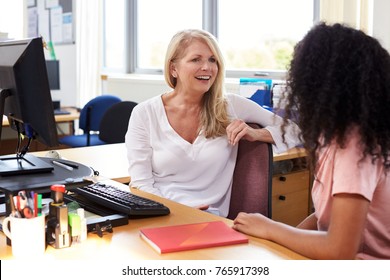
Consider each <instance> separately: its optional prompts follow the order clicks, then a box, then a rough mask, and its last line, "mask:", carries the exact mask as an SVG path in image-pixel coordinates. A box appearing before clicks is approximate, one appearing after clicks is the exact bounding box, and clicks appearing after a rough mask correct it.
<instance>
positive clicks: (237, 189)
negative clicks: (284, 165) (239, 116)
mask: <svg viewBox="0 0 390 280" xmlns="http://www.w3.org/2000/svg"><path fill="white" fill-rule="evenodd" d="M249 125H250V126H251V127H256V128H260V126H258V125H257V124H249ZM272 163H273V154H272V146H271V144H269V143H265V142H259V141H255V142H250V141H247V140H244V139H241V140H240V142H239V145H238V153H237V159H236V167H235V169H234V174H233V185H232V194H231V198H230V207H229V214H228V218H229V219H235V218H236V217H237V215H238V213H239V212H247V213H261V214H263V215H265V216H267V217H269V218H271V217H272V208H271V202H272V165H273V164H272Z"/></svg>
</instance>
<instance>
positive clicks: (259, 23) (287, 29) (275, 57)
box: [218, 0, 314, 75]
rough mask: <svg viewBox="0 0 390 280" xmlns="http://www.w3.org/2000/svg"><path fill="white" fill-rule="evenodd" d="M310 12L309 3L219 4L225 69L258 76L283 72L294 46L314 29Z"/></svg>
mask: <svg viewBox="0 0 390 280" xmlns="http://www.w3.org/2000/svg"><path fill="white" fill-rule="evenodd" d="M237 3H240V4H239V5H237ZM313 11H314V8H313V1H312V0H298V1H285V0H272V1H269V0H241V1H239V2H237V1H236V0H223V1H219V10H218V19H219V25H218V39H219V42H220V46H221V48H222V50H223V51H224V57H225V60H226V64H227V65H226V68H227V69H229V70H233V71H234V70H248V71H251V72H261V73H257V74H258V75H266V74H268V72H269V71H270V70H282V71H285V70H286V65H287V64H288V63H289V61H290V60H291V54H292V52H293V48H294V45H295V44H296V42H298V41H299V40H300V39H301V38H302V37H303V36H304V35H305V34H306V32H307V31H308V30H309V29H310V28H311V27H312V25H313Z"/></svg>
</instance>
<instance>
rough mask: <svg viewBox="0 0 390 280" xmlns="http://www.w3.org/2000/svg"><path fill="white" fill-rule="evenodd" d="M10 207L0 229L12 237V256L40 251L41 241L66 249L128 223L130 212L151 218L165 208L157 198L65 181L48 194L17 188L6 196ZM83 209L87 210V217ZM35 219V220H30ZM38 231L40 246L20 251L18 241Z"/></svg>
mask: <svg viewBox="0 0 390 280" xmlns="http://www.w3.org/2000/svg"><path fill="white" fill-rule="evenodd" d="M85 194H86V196H85ZM91 199H92V201H91ZM43 201H45V203H43ZM9 206H10V210H11V213H10V216H9V217H7V218H5V219H4V223H3V231H4V233H5V234H6V236H7V237H8V238H9V239H10V241H11V242H10V243H11V246H12V252H13V255H14V256H32V255H34V254H36V253H37V252H44V251H45V250H44V248H46V245H51V246H52V247H53V248H55V249H62V248H67V247H70V246H71V245H75V244H77V243H82V242H84V241H85V240H86V239H87V233H94V234H97V235H98V236H99V237H103V235H104V234H110V233H112V232H113V228H114V227H116V226H121V225H127V224H128V222H129V218H130V217H132V216H137V217H152V216H161V215H168V214H169V213H170V210H169V208H168V207H166V206H165V205H163V204H162V203H158V202H156V201H153V200H151V199H146V198H143V197H140V196H137V195H134V194H131V193H130V192H126V191H124V190H121V189H119V188H116V187H114V186H111V185H106V184H102V183H94V184H91V185H87V186H83V187H78V188H74V189H71V190H66V186H65V185H61V184H57V185H52V186H51V187H50V198H42V194H38V193H35V192H34V191H25V190H22V191H19V192H18V194H17V195H15V196H14V195H12V194H10V195H9ZM89 211H91V212H89ZM86 212H88V213H90V214H91V215H90V217H89V218H87V216H86ZM38 218H39V221H36V222H35V220H38ZM28 220H31V221H28ZM11 224H12V229H11ZM19 224H20V225H19ZM37 232H39V233H38V234H37ZM41 233H42V234H41ZM40 235H44V237H43V239H42V240H43V241H42V242H40V243H41V244H42V246H39V248H40V250H38V249H34V250H27V251H28V252H30V251H31V253H23V252H24V251H26V250H25V249H23V248H22V249H21V247H23V246H22V245H18V244H26V241H25V240H29V242H33V243H34V242H35V241H34V240H33V239H35V238H37V240H40V238H39V236H40ZM16 236H17V237H16ZM16 238H17V239H16ZM19 240H22V241H19ZM14 248H16V249H15V250H14ZM42 248H43V250H41V249H42ZM20 251H22V252H20Z"/></svg>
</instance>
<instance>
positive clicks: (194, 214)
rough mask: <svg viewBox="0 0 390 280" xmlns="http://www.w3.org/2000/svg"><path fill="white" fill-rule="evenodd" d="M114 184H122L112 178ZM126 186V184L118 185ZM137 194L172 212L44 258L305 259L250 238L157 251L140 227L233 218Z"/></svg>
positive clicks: (0, 246)
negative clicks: (180, 249)
mask: <svg viewBox="0 0 390 280" xmlns="http://www.w3.org/2000/svg"><path fill="white" fill-rule="evenodd" d="M110 183H113V184H119V183H117V182H114V181H110ZM119 185H121V187H123V186H124V185H123V184H119ZM133 192H134V193H136V194H138V195H142V196H145V197H148V198H151V199H154V200H157V201H160V202H162V203H164V204H165V205H166V206H168V207H169V208H170V210H171V214H170V215H168V216H162V217H153V218H144V219H134V220H129V224H128V225H125V226H120V227H115V228H114V232H113V233H112V234H108V233H107V234H105V235H104V236H103V237H102V238H100V237H98V236H97V235H96V234H93V233H88V239H87V240H86V241H85V242H83V243H80V244H75V245H72V246H71V247H69V248H63V249H54V248H53V247H51V246H48V247H47V249H46V253H45V254H44V256H42V259H46V260H51V259H88V260H92V259H96V260H97V259H107V258H110V259H111V260H113V259H118V260H119V259H120V260H126V259H138V260H142V259H144V260H146V259H155V260H169V259H171V260H173V259H181V260H190V259H193V260H212V259H215V260H224V259H232V260H235V259H236V260H239V259H241V260H254V259H266V260H278V259H305V258H304V257H303V256H301V255H299V254H297V253H295V252H293V251H291V250H289V249H287V248H285V247H282V246H280V245H278V244H275V243H273V242H270V241H267V240H263V239H259V238H254V237H249V238H250V241H249V243H248V244H239V245H230V246H223V247H215V248H207V249H200V250H191V251H184V252H177V253H168V254H162V255H160V254H158V253H157V252H156V251H154V250H153V249H152V248H151V247H150V245H148V244H147V243H146V242H145V241H143V240H142V239H141V237H140V236H139V229H140V228H146V227H157V226H165V225H177V224H186V223H197V222H205V221H215V220H222V221H224V222H226V223H227V224H228V225H232V221H231V220H228V219H225V218H222V217H219V216H215V215H213V214H209V213H206V212H203V211H201V210H197V209H195V208H191V207H188V206H185V205H181V204H178V203H175V202H173V201H170V200H167V199H164V198H161V197H157V196H154V195H152V194H148V193H145V192H142V191H139V190H133ZM0 259H2V260H4V259H12V253H11V247H10V246H7V245H6V237H5V235H4V233H0Z"/></svg>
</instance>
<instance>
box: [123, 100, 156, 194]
mask: <svg viewBox="0 0 390 280" xmlns="http://www.w3.org/2000/svg"><path fill="white" fill-rule="evenodd" d="M140 109H142V107H141V106H139V105H138V106H136V107H135V108H134V109H133V112H132V114H131V117H130V120H129V126H128V130H127V133H126V136H125V145H126V149H127V159H128V162H129V175H130V177H131V182H130V184H131V187H135V188H138V189H141V190H143V191H146V192H149V193H153V194H156V195H159V196H162V194H161V192H160V190H159V189H157V188H155V187H154V178H153V173H152V153H153V151H152V147H151V146H150V133H149V131H148V129H147V126H146V125H145V120H144V118H145V115H146V113H145V112H144V111H142V110H140Z"/></svg>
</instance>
